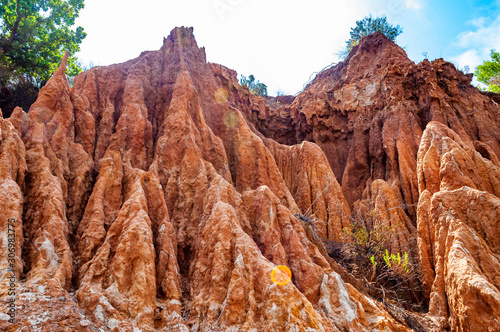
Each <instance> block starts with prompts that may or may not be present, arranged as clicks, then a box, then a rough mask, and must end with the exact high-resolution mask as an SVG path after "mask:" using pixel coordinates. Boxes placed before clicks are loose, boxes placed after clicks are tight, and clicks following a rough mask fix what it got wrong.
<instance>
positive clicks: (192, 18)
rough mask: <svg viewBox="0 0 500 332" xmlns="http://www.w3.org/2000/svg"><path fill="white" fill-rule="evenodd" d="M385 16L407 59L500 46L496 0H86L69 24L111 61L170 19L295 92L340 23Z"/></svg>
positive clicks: (147, 42) (469, 62) (91, 49)
mask: <svg viewBox="0 0 500 332" xmlns="http://www.w3.org/2000/svg"><path fill="white" fill-rule="evenodd" d="M370 14H371V15H373V16H374V17H380V16H382V15H385V16H386V17H387V20H388V22H389V23H390V24H393V25H400V26H401V27H402V28H403V33H402V34H401V35H400V36H399V37H398V38H397V39H396V42H397V43H398V44H399V45H400V46H401V47H404V48H405V50H406V52H407V54H408V56H409V57H410V59H411V60H413V61H415V62H417V63H418V62H420V61H422V60H423V59H424V58H425V56H426V57H427V58H428V59H429V60H433V59H436V58H441V57H442V58H444V59H445V60H448V61H451V62H453V63H455V64H456V66H457V67H459V68H460V69H463V68H464V67H465V66H469V68H470V71H471V72H473V71H474V69H475V68H476V67H477V66H478V65H479V64H481V63H482V62H483V61H484V60H487V59H489V57H490V50H491V49H496V50H500V0H490V1H474V0H455V1H449V0H385V1H384V0H347V1H344V0H307V1H306V0H302V1H297V0H286V1H285V0H267V1H266V0H141V1H129V0H85V8H84V9H83V10H81V11H80V16H79V18H78V19H77V25H79V26H82V27H83V28H84V30H85V32H86V33H87V37H86V38H85V39H84V41H83V43H82V44H81V51H80V52H79V53H78V54H77V56H78V57H79V58H80V60H81V61H82V62H83V63H84V65H89V64H93V65H101V66H104V65H110V64H113V63H120V62H124V61H127V60H129V59H133V58H136V57H138V56H139V55H140V53H141V52H143V51H146V50H157V49H159V48H160V47H161V46H162V43H163V37H166V36H168V35H169V34H170V31H171V30H172V29H174V28H175V27H176V26H187V27H194V35H195V37H196V40H197V42H198V46H200V47H205V49H206V54H207V60H208V61H209V62H215V63H219V64H222V65H224V66H226V67H229V68H231V69H234V70H236V71H237V72H238V74H240V75H245V76H248V75H250V74H253V75H254V76H255V77H256V79H258V80H259V81H260V82H262V83H265V84H266V85H267V86H268V91H269V94H270V95H275V94H276V93H278V91H280V92H283V93H285V94H297V93H298V92H300V91H301V90H302V89H303V88H304V85H305V84H306V83H307V82H308V81H309V80H310V79H311V78H313V77H314V74H315V73H317V72H319V71H321V70H322V69H323V68H325V67H327V66H329V65H331V64H332V63H337V62H339V61H340V59H339V55H338V53H339V52H340V51H341V50H342V48H343V47H344V46H345V41H346V40H348V39H349V31H350V29H351V28H352V27H354V26H355V25H356V21H357V20H361V19H362V18H363V17H365V16H368V15H370Z"/></svg>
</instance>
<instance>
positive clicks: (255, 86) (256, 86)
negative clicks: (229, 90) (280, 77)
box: [240, 75, 267, 96]
mask: <svg viewBox="0 0 500 332" xmlns="http://www.w3.org/2000/svg"><path fill="white" fill-rule="evenodd" d="M240 84H241V85H246V86H247V87H248V89H250V91H251V92H252V93H253V94H255V95H259V96H267V85H265V84H264V83H260V82H259V81H258V80H255V77H254V76H253V75H250V76H248V78H247V77H246V76H243V75H241V79H240Z"/></svg>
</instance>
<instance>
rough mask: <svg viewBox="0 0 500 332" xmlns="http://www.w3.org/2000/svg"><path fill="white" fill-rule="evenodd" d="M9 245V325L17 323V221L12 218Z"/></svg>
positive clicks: (9, 220) (8, 236)
mask: <svg viewBox="0 0 500 332" xmlns="http://www.w3.org/2000/svg"><path fill="white" fill-rule="evenodd" d="M7 243H8V254H7V257H8V260H7V280H8V285H9V289H8V294H7V296H8V298H7V302H8V303H7V315H9V317H10V318H9V320H8V321H9V323H12V324H15V323H16V272H17V271H16V219H14V218H10V219H8V220H7Z"/></svg>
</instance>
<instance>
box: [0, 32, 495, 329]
mask: <svg viewBox="0 0 500 332" xmlns="http://www.w3.org/2000/svg"><path fill="white" fill-rule="evenodd" d="M65 67H66V61H65V60H64V61H63V63H62V64H61V66H60V68H59V70H58V71H57V72H56V73H54V75H53V76H52V78H51V79H50V80H49V82H48V83H47V85H46V86H45V87H44V88H43V89H42V91H41V93H40V95H39V97H38V100H37V102H36V103H35V104H34V105H33V106H32V107H31V109H30V110H29V112H28V113H25V112H23V110H21V109H19V108H18V109H16V110H15V111H14V112H13V114H12V116H11V117H10V118H9V119H3V118H2V119H0V130H1V132H0V138H1V141H0V153H1V155H0V187H1V188H2V190H1V192H0V197H1V199H0V210H1V211H2V220H1V223H0V234H2V238H1V239H0V241H2V247H1V249H0V250H1V251H0V254H1V255H0V267H1V268H2V269H3V270H2V272H0V294H2V302H0V307H1V308H2V311H1V312H2V313H4V312H8V311H7V310H8V304H9V302H8V301H9V298H10V297H9V295H8V293H9V288H10V287H11V279H9V277H11V273H4V272H3V271H7V270H8V269H9V266H10V264H13V265H14V267H15V268H14V270H15V273H14V279H15V292H16V295H15V303H16V308H17V310H16V321H15V323H14V324H12V323H11V322H9V318H10V317H9V316H8V315H6V314H3V315H2V316H0V327H1V329H2V330H5V331H19V330H22V329H23V328H25V329H26V330H28V329H33V330H41V331H95V330H99V329H102V330H103V331H379V330H380V331H406V330H410V329H409V327H407V326H405V325H404V324H406V323H405V322H400V321H399V322H398V321H396V319H395V318H394V317H392V316H391V314H389V313H388V311H387V310H386V308H385V306H384V305H383V304H382V303H379V302H377V301H375V300H374V299H372V298H370V297H369V296H367V295H365V294H364V293H363V285H362V283H363V282H362V281H360V280H356V279H355V278H354V277H353V276H352V275H350V274H349V273H348V272H346V271H345V270H344V269H343V268H342V267H341V266H340V265H339V264H337V262H335V261H334V260H333V259H332V258H330V257H329V256H328V255H327V253H326V251H325V247H324V246H323V243H322V242H323V241H322V240H329V241H335V242H339V241H342V229H344V228H349V227H350V222H351V216H352V215H353V214H355V213H360V211H361V212H363V211H365V212H366V210H367V209H371V208H373V210H374V211H376V213H377V214H378V215H380V216H381V218H380V220H381V222H382V223H389V224H391V223H392V224H393V227H392V228H393V229H394V230H395V231H394V232H393V234H391V239H393V241H392V242H393V246H394V248H392V247H391V250H393V251H408V252H412V259H413V260H415V261H419V262H420V261H421V263H422V264H421V265H422V281H423V284H424V285H425V286H426V287H427V288H426V291H425V292H424V295H423V296H424V299H423V300H425V301H427V303H428V304H429V308H430V309H429V313H428V314H427V316H429V317H430V318H432V320H433V321H434V322H437V324H435V328H436V329H437V330H439V329H441V328H448V327H449V328H451V329H452V330H457V331H458V330H460V331H468V330H474V331H476V330H477V331H481V330H482V329H483V330H485V331H486V330H487V327H486V326H483V325H481V324H480V322H479V319H481V320H483V319H484V322H488V324H489V325H488V326H496V325H495V324H496V323H495V322H497V319H499V310H500V309H499V308H500V307H499V303H498V299H499V298H500V295H499V294H498V287H499V286H500V285H499V280H500V273H499V271H500V265H499V262H498V259H499V258H500V256H499V254H500V252H499V251H498V250H499V249H498V248H499V246H498V241H500V240H499V239H500V237H499V235H498V234H500V233H499V232H498V231H499V229H498V227H499V224H498V223H499V220H500V219H499V218H500V217H499V213H500V210H499V206H500V205H499V204H500V203H499V201H498V200H499V198H498V197H499V191H500V189H499V188H500V183H498V181H499V180H500V171H499V170H498V168H499V167H500V163H499V158H500V133H499V131H498V122H499V121H500V109H499V107H498V105H497V104H496V103H495V102H494V101H493V100H492V98H490V97H488V96H484V95H482V94H481V93H480V92H479V91H478V90H477V89H475V88H473V87H471V86H470V77H468V76H465V75H463V74H461V73H460V72H457V71H456V70H455V69H454V67H453V66H452V65H451V64H448V63H446V62H444V61H442V60H437V61H435V62H433V63H429V62H427V61H425V62H423V63H421V64H419V65H415V64H414V63H412V62H411V61H410V60H409V59H408V58H407V57H406V54H405V53H404V51H403V50H402V49H400V48H399V47H397V46H396V45H395V44H393V43H392V42H390V41H389V40H387V39H386V38H385V37H383V36H382V35H381V34H375V35H372V36H369V37H367V38H365V39H363V40H362V42H361V43H360V45H359V46H358V47H356V48H355V49H354V51H353V52H352V53H351V54H350V55H349V57H348V58H347V59H346V61H345V62H343V63H340V64H339V65H337V66H335V67H333V68H331V69H328V70H326V71H324V72H323V73H321V74H319V75H318V76H317V77H316V79H315V80H314V81H313V82H312V83H311V84H310V85H309V86H308V87H307V88H306V89H305V90H304V91H303V92H302V93H301V94H299V95H298V96H297V97H296V98H293V97H286V98H277V99H270V98H267V99H263V98H261V97H259V96H255V95H252V94H251V93H250V92H249V91H248V89H247V88H245V87H241V86H240V85H239V84H238V81H237V77H236V73H235V72H234V71H232V70H230V69H227V68H225V67H223V66H221V65H216V64H211V63H207V62H206V57H205V51H204V49H203V48H199V47H198V46H197V44H196V41H195V39H194V36H193V30H192V29H188V28H176V29H174V30H173V31H172V32H171V34H170V35H169V37H167V38H165V39H164V42H163V46H162V47H161V48H160V50H158V51H150V52H144V53H142V54H141V55H140V56H139V57H138V58H136V59H134V60H130V61H128V62H125V63H122V64H117V65H112V66H108V67H95V68H92V69H90V70H89V71H86V72H84V73H82V74H80V75H79V76H78V77H77V78H76V79H75V84H74V86H73V87H72V88H71V89H70V87H69V85H68V82H67V80H66V77H65V74H64V72H65ZM497 173H499V174H497ZM369 202H370V204H373V206H371V205H370V206H369ZM297 215H298V216H299V217H298V216H297ZM300 215H307V216H310V220H311V223H312V225H310V224H308V223H307V222H305V221H304V220H303V219H307V220H309V218H302V219H301V218H300ZM312 216H314V217H312ZM10 220H15V222H10ZM10 225H13V226H10ZM9 229H12V230H11V231H10V232H14V233H15V236H14V237H12V236H11V238H13V239H14V240H13V241H11V242H12V246H11V247H12V248H14V249H13V250H11V251H13V252H14V254H13V255H14V258H13V263H11V261H9V259H10V257H9V250H8V249H7V248H9V247H8V243H9V242H8V241H9V236H8V233H9ZM417 244H418V245H417ZM11 256H12V255H11ZM279 265H284V266H286V267H288V268H289V270H290V272H291V276H292V277H291V279H290V280H289V282H287V280H286V278H288V275H280V276H279V278H278V279H279V280H283V278H285V282H276V280H277V278H276V276H275V275H274V276H273V277H272V274H273V272H272V271H273V269H275V268H276V266H279ZM278 273H280V272H278ZM475 301H477V303H476V302H475ZM483 317H484V318H483Z"/></svg>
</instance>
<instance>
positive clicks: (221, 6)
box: [212, 0, 244, 21]
mask: <svg viewBox="0 0 500 332" xmlns="http://www.w3.org/2000/svg"><path fill="white" fill-rule="evenodd" d="M243 2H244V0H215V1H214V2H212V6H213V7H214V9H215V12H216V13H217V15H218V16H219V18H220V19H221V20H222V21H224V20H225V18H226V14H227V13H229V12H232V11H234V10H235V9H236V8H237V7H238V6H240V5H241V4H242V3H243Z"/></svg>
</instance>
